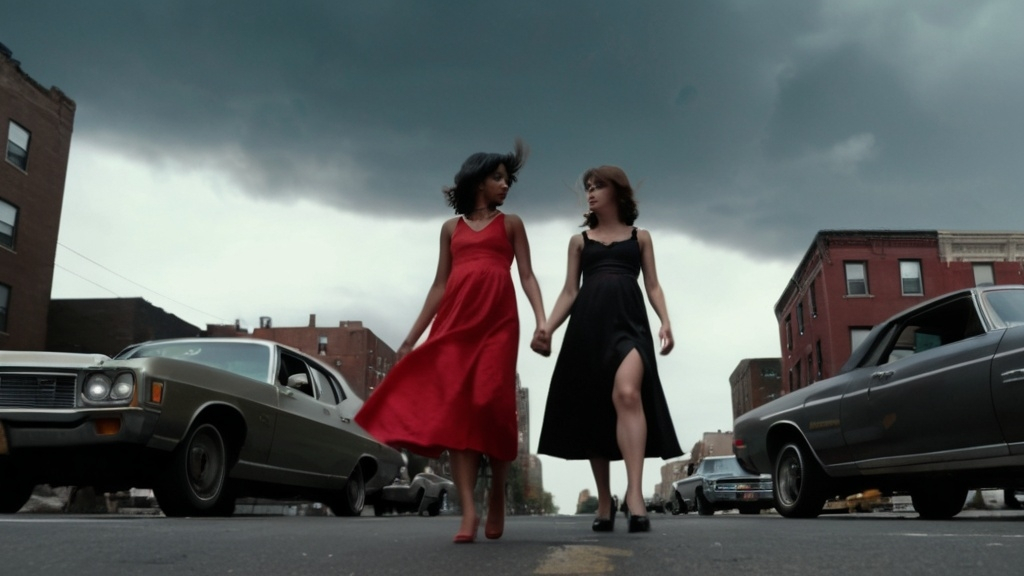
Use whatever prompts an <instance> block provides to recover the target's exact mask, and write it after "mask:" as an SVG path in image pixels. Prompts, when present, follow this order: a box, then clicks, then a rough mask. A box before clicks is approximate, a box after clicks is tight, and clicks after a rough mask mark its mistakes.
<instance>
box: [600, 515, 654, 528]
mask: <svg viewBox="0 0 1024 576" xmlns="http://www.w3.org/2000/svg"><path fill="white" fill-rule="evenodd" d="M595 530H596V528H595ZM629 531H630V532H650V531H651V519H650V518H648V517H647V516H633V515H632V514H630V515H629Z"/></svg>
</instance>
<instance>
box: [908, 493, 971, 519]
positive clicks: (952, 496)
mask: <svg viewBox="0 0 1024 576" xmlns="http://www.w3.org/2000/svg"><path fill="white" fill-rule="evenodd" d="M966 501H967V489H966V488H961V487H959V486H957V485H955V484H954V485H948V484H936V485H928V486H921V487H918V488H915V489H913V490H911V492H910V502H911V504H913V505H914V510H916V511H917V513H918V515H920V517H921V518H924V519H926V520H945V519H947V518H952V517H953V516H956V515H957V514H959V513H960V511H961V510H963V509H964V503H965V502H966Z"/></svg>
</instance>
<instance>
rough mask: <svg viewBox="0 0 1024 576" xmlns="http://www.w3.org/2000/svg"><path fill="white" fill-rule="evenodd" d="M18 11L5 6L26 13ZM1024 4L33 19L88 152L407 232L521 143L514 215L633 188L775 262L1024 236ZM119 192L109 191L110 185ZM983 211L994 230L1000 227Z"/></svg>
mask: <svg viewBox="0 0 1024 576" xmlns="http://www.w3.org/2000/svg"><path fill="white" fill-rule="evenodd" d="M8 4H10V3H8ZM1022 16H1024V6H1021V5H1019V4H1018V3H1015V2H996V1H993V2H972V3H962V2H959V1H958V0H949V1H947V2H919V3H918V2H900V3H892V2H888V1H885V0H879V1H878V2H877V3H874V4H872V3H870V2H868V3H865V2H859V3H848V2H844V1H841V0H837V1H835V2H810V1H798V2H748V1H739V0H737V1H725V0H708V1H701V2H677V1H675V0H665V1H661V2H656V1H639V2H628V3H627V2H611V1H606V2H605V1H582V0H581V1H559V2H550V1H530V2H505V3H489V2H476V1H445V2H425V1H374V2H370V1H367V2H330V1H323V2H314V1H292V2H258V3H254V2H241V1H234V0H219V1H216V2H208V1H203V2H195V1H193V2H187V1H178V2H137V1H123V2H113V1H101V2H88V3H86V2H72V1H68V2H62V3H58V2H48V1H45V0H41V1H36V2H23V3H17V4H14V5H7V6H5V7H4V8H0V42H3V43H4V44H6V45H7V46H8V47H9V48H10V49H12V50H13V51H14V55H15V58H17V59H19V60H21V62H22V65H23V68H24V69H25V70H26V71H27V72H28V73H29V74H31V75H32V76H33V77H34V78H36V79H37V80H39V81H40V82H41V83H43V84H45V85H50V84H55V85H57V86H59V87H60V88H62V89H63V90H64V91H65V92H66V93H67V94H68V95H69V96H71V97H72V98H73V99H75V100H76V102H77V103H78V106H79V108H78V115H77V118H76V136H78V137H88V138H89V139H91V140H96V141H103V142H105V143H107V144H108V145H111V146H118V147H121V148H122V149H124V150H125V152H126V153H130V154H136V155H142V156H143V157H145V158H147V159H149V160H151V161H153V162H162V161H164V160H165V159H166V158H168V157H171V158H175V159H177V160H179V161H183V162H184V163H185V164H186V165H190V164H191V165H203V166H220V167H223V168H225V169H227V170H229V171H230V172H231V173H232V174H233V175H234V176H235V177H236V178H237V179H238V180H239V181H240V182H241V183H242V185H243V186H244V188H245V189H246V190H248V191H249V192H250V193H252V194H253V195H255V196H259V197H263V198H270V199H274V200H278V201H284V200H287V199H293V198H297V197H302V196H305V197H310V198H313V199H316V200H317V201H320V202H322V203H325V204H328V205H332V206H336V207H339V208H343V209H346V210H362V211H365V212H366V213H368V214H376V213H381V212H385V213H388V214H397V215H399V216H401V215H407V216H410V217H412V216H415V215H416V214H420V213H423V212H425V211H426V212H427V213H432V214H437V213H439V212H442V211H443V210H444V208H443V206H442V200H441V197H440V194H439V190H440V188H441V186H443V185H444V184H447V183H448V182H449V181H450V179H451V177H452V175H453V174H454V173H455V171H456V169H457V168H458V164H459V163H460V162H461V161H462V160H463V159H464V158H465V156H466V155H468V154H469V153H470V152H473V151H476V150H491V151H503V150H507V149H509V148H510V147H511V144H512V140H513V138H514V137H515V136H521V137H523V138H524V139H525V140H526V141H527V143H528V144H529V145H530V146H531V148H532V151H533V155H532V157H531V159H530V161H529V163H528V164H527V168H526V169H525V170H524V171H523V173H522V175H521V180H520V182H521V184H520V185H519V186H518V188H517V191H516V194H517V196H515V197H514V198H513V200H512V201H510V209H512V210H514V211H516V212H518V213H521V214H524V215H526V216H527V217H529V218H532V219H535V220H536V219H540V218H544V217H548V216H551V215H560V216H564V215H567V214H569V215H572V214H573V212H574V211H576V210H577V206H576V205H575V204H574V199H573V197H572V194H571V193H570V192H569V191H568V189H567V184H569V183H571V182H572V180H573V179H574V178H575V176H577V175H578V174H579V173H580V172H582V170H583V169H584V168H586V167H588V166H591V165H595V164H601V163H616V164H620V165H622V166H623V167H625V168H626V169H627V171H628V172H629V174H630V175H631V176H632V177H633V178H634V179H635V180H636V181H637V182H638V183H640V184H641V186H640V200H641V220H640V223H641V224H642V225H645V226H649V227H662V228H678V229H679V230H681V231H685V232H687V233H690V234H693V235H696V236H700V237H702V238H705V239H706V240H708V241H712V242H716V243H724V244H729V245H732V246H736V247H740V248H742V249H744V250H748V251H751V252H755V253H759V254H762V255H766V256H771V255H776V256H786V257H789V256H792V255H793V254H794V253H796V252H800V251H802V250H803V249H804V248H805V247H806V245H807V243H808V242H809V240H810V238H811V237H812V236H813V234H814V232H815V231H817V230H819V229H822V228H922V227H925V228H954V229H1018V228H1020V225H1019V224H1018V223H1017V221H1016V219H1015V218H1013V216H1012V214H1014V213H1015V212H1016V210H1008V209H1005V208H1007V207H1014V206H1019V205H1020V201H1019V200H1018V197H1019V193H1018V191H1017V188H1018V182H1019V181H1020V180H1021V178H1020V176H1021V174H1020V172H1021V169H1020V165H1021V162H1020V161H1019V158H1020V157H1021V154H1022V152H1024V150H1022V142H1024V140H1022V139H1021V138H1020V134H1021V133H1022V128H1024V126H1021V124H1022V121H1024V116H1022V114H1021V110H1020V104H1019V103H1018V95H1019V94H1020V93H1021V90H1022V89H1024V86H1022V81H1021V80H1022V76H1024V73H1022V70H1024V62H1021V59H1022V58H1024V57H1022V56H1021V55H1022V54H1024V50H1022V49H1021V48H1022V46H1021V41H1020V40H1018V37H1019V34H1018V33H1017V31H1016V30H1015V27H1014V25H1013V23H1014V22H1020V21H1021V18H1022ZM112 177H113V175H112ZM990 207H998V208H997V209H992V208H990Z"/></svg>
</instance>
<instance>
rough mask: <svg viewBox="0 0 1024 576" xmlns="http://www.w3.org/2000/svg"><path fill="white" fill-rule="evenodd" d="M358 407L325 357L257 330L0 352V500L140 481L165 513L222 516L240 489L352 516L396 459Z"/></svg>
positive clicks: (392, 473) (392, 471)
mask: <svg viewBox="0 0 1024 576" xmlns="http://www.w3.org/2000/svg"><path fill="white" fill-rule="evenodd" d="M361 405H362V401H361V400H360V399H359V398H358V397H357V396H356V395H355V394H354V393H353V392H352V391H351V389H349V387H348V386H347V384H346V383H345V381H344V379H343V378H342V377H341V376H340V375H339V374H338V373H337V372H335V371H333V370H332V369H331V368H330V367H329V366H326V365H324V364H322V363H320V362H318V361H317V360H315V359H314V358H311V357H309V356H306V355H305V354H302V353H301V352H298V351H297V350H293V349H291V348H288V347H285V346H281V345H279V344H277V343H274V342H269V341H264V340H257V339H249V338H227V339H206V338H194V339H175V340H164V341H155V342H149V343H143V344H138V345H134V346H131V347H129V348H128V349H126V350H125V351H123V352H121V353H120V354H118V355H117V356H116V357H114V358H113V359H111V358H108V357H106V356H102V355H84V354H57V353H45V352H0V512H3V513H11V512H16V511H18V509H20V508H21V507H22V505H23V504H24V503H25V502H26V501H27V500H28V498H29V496H30V495H31V492H32V490H33V487H34V486H36V485H37V484H50V485H73V486H93V487H95V488H96V489H97V490H99V491H104V492H112V491H117V490H125V489H128V488H130V487H136V488H152V489H153V491H154V493H155V494H156V497H157V501H158V502H159V505H160V508H161V510H163V512H164V513H165V514H166V515H167V516H214V515H230V514H231V513H232V512H233V510H234V501H235V498H236V497H241V496H258V497H269V498H305V499H310V500H316V501H319V502H322V503H325V504H327V505H328V506H329V507H330V509H331V510H332V511H333V512H334V513H335V514H337V515H358V514H360V513H361V512H362V509H363V505H364V502H365V500H366V498H367V494H370V495H371V496H372V495H374V494H375V493H376V492H378V491H380V490H381V489H383V487H384V486H386V485H389V484H391V483H392V482H393V481H394V479H395V478H396V477H397V475H398V472H399V470H400V468H401V466H402V465H403V460H402V455H401V454H400V453H399V452H397V451H396V450H393V449H391V448H388V447H386V446H383V445H382V444H380V443H379V442H377V441H375V440H374V439H373V438H371V437H370V436H369V435H368V434H367V433H366V432H365V431H364V430H362V429H361V428H359V427H358V426H357V425H356V424H355V422H354V421H353V416H354V415H355V413H356V411H357V410H358V409H359V407H360V406H361Z"/></svg>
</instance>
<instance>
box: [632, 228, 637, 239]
mask: <svg viewBox="0 0 1024 576" xmlns="http://www.w3.org/2000/svg"><path fill="white" fill-rule="evenodd" d="M632 238H633V239H634V240H636V226H633V236H632Z"/></svg>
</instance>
